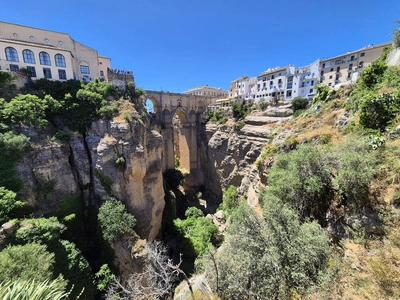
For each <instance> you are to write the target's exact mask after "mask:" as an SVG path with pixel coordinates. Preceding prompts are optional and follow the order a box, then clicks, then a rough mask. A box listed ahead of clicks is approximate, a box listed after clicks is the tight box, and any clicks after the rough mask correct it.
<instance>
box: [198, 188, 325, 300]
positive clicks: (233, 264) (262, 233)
mask: <svg viewBox="0 0 400 300" xmlns="http://www.w3.org/2000/svg"><path fill="white" fill-rule="evenodd" d="M263 203H264V208H263V216H262V217H261V216H259V215H257V213H256V212H255V211H254V210H253V209H252V208H250V207H249V206H248V205H247V204H245V203H244V204H242V205H241V206H240V208H239V209H238V210H237V211H236V213H235V215H234V217H233V221H232V225H231V226H230V227H229V229H228V234H227V237H226V241H225V243H224V245H223V246H222V251H221V252H218V253H217V254H216V255H215V265H213V264H211V265H209V266H208V267H207V268H206V274H207V276H208V280H209V282H210V284H211V286H212V287H213V289H214V290H215V291H216V292H217V293H218V294H219V295H220V296H222V298H223V299H287V298H286V297H287V296H288V295H289V293H290V292H291V291H293V290H296V291H299V292H301V291H302V290H304V289H307V288H309V287H311V286H313V285H314V284H315V283H316V282H318V281H319V279H320V273H321V272H322V271H323V270H324V267H325V265H326V262H327V258H328V256H329V251H330V250H329V239H328V237H327V235H326V234H325V232H324V231H323V229H322V228H321V227H320V226H319V225H318V224H317V223H316V222H312V223H309V222H306V223H301V222H300V218H299V216H298V214H297V212H296V211H295V210H293V209H292V208H290V206H289V205H288V204H284V203H283V202H281V201H279V199H276V198H275V197H273V196H268V197H265V198H264V199H263Z"/></svg>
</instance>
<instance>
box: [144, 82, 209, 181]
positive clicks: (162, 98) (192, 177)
mask: <svg viewBox="0 0 400 300" xmlns="http://www.w3.org/2000/svg"><path fill="white" fill-rule="evenodd" d="M146 95H147V99H149V100H151V101H152V103H153V109H154V114H155V115H156V118H157V119H158V120H159V121H160V122H161V123H162V136H163V140H164V158H163V171H165V170H168V169H173V168H175V156H177V157H179V161H180V165H181V166H182V167H183V168H184V169H185V170H186V171H187V172H188V173H189V175H188V176H187V177H186V180H185V183H186V184H187V185H189V186H200V185H201V184H204V176H203V172H202V170H201V164H200V156H199V148H198V147H199V146H198V145H199V144H200V143H198V139H199V134H198V133H199V130H198V127H199V126H201V123H202V120H203V119H204V116H205V112H206V108H207V106H208V105H210V104H212V103H215V99H212V98H210V97H207V96H198V95H189V94H180V93H170V92H163V91H152V90H146Z"/></svg>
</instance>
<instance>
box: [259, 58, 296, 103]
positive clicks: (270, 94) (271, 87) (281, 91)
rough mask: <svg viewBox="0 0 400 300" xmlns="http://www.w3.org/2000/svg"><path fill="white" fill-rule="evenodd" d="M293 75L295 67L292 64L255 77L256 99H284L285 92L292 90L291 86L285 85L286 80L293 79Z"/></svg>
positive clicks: (269, 70)
mask: <svg viewBox="0 0 400 300" xmlns="http://www.w3.org/2000/svg"><path fill="white" fill-rule="evenodd" d="M294 74H295V67H294V65H292V64H290V65H288V66H286V67H283V68H280V67H276V68H273V69H268V70H267V71H265V72H262V73H261V74H260V75H259V76H257V93H256V98H265V99H266V100H269V99H271V98H275V99H284V98H285V92H287V91H288V90H289V91H291V89H292V86H291V85H290V84H289V85H288V84H287V81H288V78H289V79H293V76H294ZM288 87H289V89H288Z"/></svg>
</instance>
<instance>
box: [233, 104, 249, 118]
mask: <svg viewBox="0 0 400 300" xmlns="http://www.w3.org/2000/svg"><path fill="white" fill-rule="evenodd" d="M247 111H248V108H247V105H246V104H244V103H239V102H235V101H234V102H233V103H232V112H233V117H234V118H235V119H236V120H239V119H241V118H243V117H244V116H245V115H246V114H247Z"/></svg>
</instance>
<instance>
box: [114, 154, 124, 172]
mask: <svg viewBox="0 0 400 300" xmlns="http://www.w3.org/2000/svg"><path fill="white" fill-rule="evenodd" d="M115 165H116V166H117V168H118V170H121V171H123V170H124V169H125V167H126V161H125V158H124V157H123V156H122V155H121V156H120V157H118V158H117V159H116V161H115Z"/></svg>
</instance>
